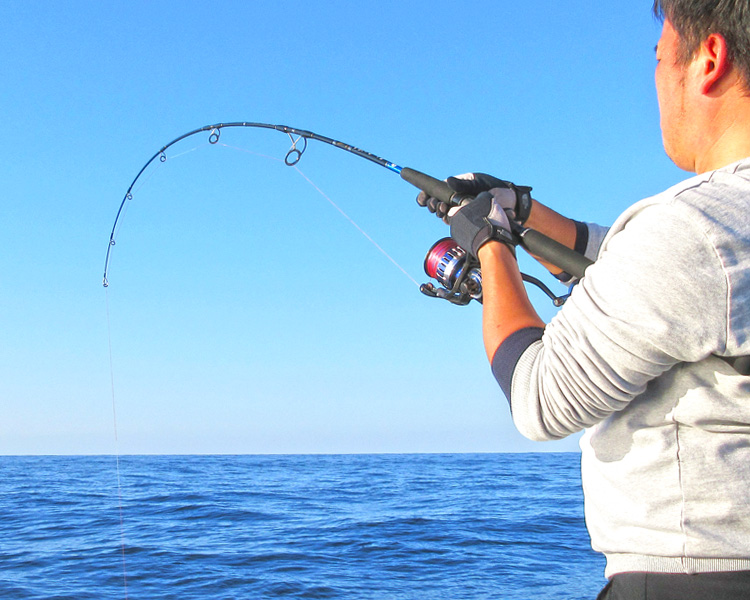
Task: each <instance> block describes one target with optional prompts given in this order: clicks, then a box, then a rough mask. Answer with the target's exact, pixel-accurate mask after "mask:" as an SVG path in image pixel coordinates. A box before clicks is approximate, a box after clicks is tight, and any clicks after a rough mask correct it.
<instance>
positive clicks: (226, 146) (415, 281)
mask: <svg viewBox="0 0 750 600" xmlns="http://www.w3.org/2000/svg"><path fill="white" fill-rule="evenodd" d="M218 145H219V146H222V147H224V148H228V149H230V150H236V151H238V152H244V153H246V154H252V155H253V156H260V157H262V158H267V159H269V160H273V161H275V162H284V163H285V164H287V166H291V167H292V168H293V169H294V170H295V171H296V172H297V173H298V174H299V175H300V176H301V177H302V178H303V179H304V180H305V181H306V182H307V183H308V184H310V186H312V188H313V189H314V190H315V191H316V192H318V193H319V194H320V195H321V196H323V198H325V199H326V201H327V202H328V203H329V204H330V205H331V206H333V208H335V209H336V210H337V211H338V212H339V213H340V214H341V216H342V217H344V218H345V219H346V220H347V221H349V223H350V224H351V225H352V226H353V227H354V228H355V229H356V230H357V231H359V233H361V234H362V236H363V237H364V238H365V239H366V240H367V241H368V242H370V243H371V244H372V245H373V246H374V247H375V249H376V250H377V251H378V252H380V253H381V254H382V255H383V256H385V257H386V258H387V259H388V260H389V261H390V262H391V263H393V265H394V266H395V267H396V268H397V269H398V270H399V271H401V272H402V273H403V274H404V275H406V277H407V278H408V279H409V281H411V282H412V283H413V284H414V285H416V286H417V287H419V286H420V285H421V284H420V283H419V282H418V281H417V280H416V279H415V278H414V277H412V276H411V275H410V274H409V272H408V271H407V270H406V269H405V268H404V267H402V266H401V265H400V264H399V263H398V262H397V261H396V259H395V258H393V257H392V256H391V255H390V254H388V252H387V251H386V250H385V249H384V248H383V247H382V246H381V245H380V244H378V243H377V242H376V241H375V239H374V238H373V237H372V236H371V235H370V234H369V233H367V232H366V231H365V230H364V229H363V228H362V227H361V226H360V225H359V224H358V223H357V222H356V221H355V220H354V219H352V217H350V216H349V215H348V214H347V213H346V212H345V211H344V209H343V208H341V207H340V206H339V205H338V204H336V203H335V202H334V201H333V199H331V197H330V196H329V195H328V194H326V193H325V192H324V191H323V190H322V189H320V187H319V186H318V185H317V184H316V183H315V182H314V181H313V180H312V179H310V178H309V177H308V176H307V175H305V173H304V172H303V171H302V169H300V168H299V167H298V166H297V164H296V163H295V164H292V165H288V163H286V161H282V160H281V159H280V158H277V157H275V156H270V155H268V154H261V153H259V152H253V151H252V150H248V149H247V148H241V147H239V146H231V145H229V144H225V143H223V142H221V143H219V144H218Z"/></svg>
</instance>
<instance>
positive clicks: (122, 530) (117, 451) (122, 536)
mask: <svg viewBox="0 0 750 600" xmlns="http://www.w3.org/2000/svg"><path fill="white" fill-rule="evenodd" d="M104 296H105V299H106V300H105V304H106V312H107V338H108V342H109V383H110V389H111V393H112V424H113V426H114V432H115V465H116V468H115V472H116V473H117V505H118V510H119V515H120V554H121V555H122V581H123V588H124V592H125V600H128V568H127V558H126V556H125V518H124V516H123V505H122V477H121V475H120V441H119V438H118V435H117V402H116V400H115V369H114V361H113V359H112V324H111V320H110V316H109V291H108V290H105V293H104Z"/></svg>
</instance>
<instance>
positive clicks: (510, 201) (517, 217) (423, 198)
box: [417, 173, 531, 225]
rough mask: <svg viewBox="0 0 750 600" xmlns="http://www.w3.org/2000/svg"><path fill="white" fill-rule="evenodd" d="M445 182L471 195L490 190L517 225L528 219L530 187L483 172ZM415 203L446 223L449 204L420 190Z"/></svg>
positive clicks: (457, 176)
mask: <svg viewBox="0 0 750 600" xmlns="http://www.w3.org/2000/svg"><path fill="white" fill-rule="evenodd" d="M446 183H447V184H448V186H449V187H450V188H451V189H452V190H453V191H454V192H458V193H461V194H466V195H471V196H476V195H477V194H479V193H481V192H488V191H490V190H492V191H493V194H494V195H495V196H496V199H497V201H498V202H499V203H500V204H501V205H502V207H503V209H504V210H506V211H508V212H509V215H508V216H509V217H510V218H511V219H513V220H514V221H516V222H517V223H518V224H519V225H522V224H523V223H524V222H525V221H526V219H528V217H529V213H530V212H531V188H530V187H527V186H517V185H514V184H513V183H511V182H509V181H504V180H502V179H498V178H497V177H493V176H492V175H487V174H485V173H464V174H463V175H456V176H455V177H448V179H446ZM500 190H504V192H503V193H502V194H501V193H500ZM417 204H419V205H420V206H426V207H427V210H429V211H430V212H432V213H435V214H436V215H437V216H438V217H440V218H441V219H443V220H444V221H445V222H446V223H447V222H448V221H449V214H448V213H449V211H450V209H451V206H449V205H448V204H446V203H445V202H441V201H440V200H438V199H437V198H432V197H431V196H428V195H427V193H425V192H420V193H419V195H418V196H417Z"/></svg>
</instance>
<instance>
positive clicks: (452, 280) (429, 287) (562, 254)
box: [102, 121, 591, 599]
mask: <svg viewBox="0 0 750 600" xmlns="http://www.w3.org/2000/svg"><path fill="white" fill-rule="evenodd" d="M235 127H249V128H259V129H272V130H275V131H279V132H281V133H284V134H286V135H288V136H289V139H290V141H291V146H290V147H289V149H288V150H287V153H286V155H285V156H284V158H283V162H284V164H286V165H287V166H289V167H293V168H294V169H295V170H296V171H297V172H298V173H299V174H300V176H302V177H303V178H304V179H305V180H306V181H307V182H308V183H309V184H310V185H311V186H312V187H313V188H315V190H316V191H317V192H318V193H320V194H321V195H322V196H323V197H324V198H325V199H326V200H327V201H328V202H329V203H330V204H331V205H332V206H333V207H334V208H335V209H336V210H337V211H338V212H339V213H341V215H342V216H343V217H344V218H346V219H347V220H348V221H349V222H350V223H351V224H352V225H353V226H354V227H355V228H356V229H357V230H358V231H359V232H360V233H361V234H362V235H364V237H365V238H367V240H368V241H369V242H370V243H372V244H373V245H374V246H375V247H376V248H377V249H378V251H379V252H381V253H382V254H383V255H384V256H385V257H386V258H388V260H390V261H391V262H392V263H393V264H394V265H395V266H396V267H397V268H398V269H399V270H400V271H401V272H403V273H404V274H405V275H406V276H407V277H408V278H409V279H410V280H411V281H412V282H413V283H414V284H415V285H417V286H419V284H418V283H417V281H416V280H415V279H414V278H413V277H412V276H411V275H409V273H408V272H407V271H406V270H405V269H404V268H403V267H401V265H399V264H398V263H397V262H396V261H395V260H394V259H393V258H392V257H391V256H390V255H389V254H388V253H387V252H386V251H385V250H384V249H383V248H382V247H381V246H380V245H379V244H378V243H377V242H375V240H374V239H373V238H372V237H371V236H370V235H368V234H367V233H366V232H365V231H364V230H363V229H362V228H361V227H360V226H359V225H358V224H357V223H356V222H355V221H354V220H353V219H352V218H351V217H350V216H349V215H347V214H346V213H345V212H344V211H343V210H342V209H341V208H340V207H339V206H338V205H337V204H336V203H335V202H334V201H333V200H332V199H331V198H330V197H329V196H328V195H326V194H325V193H324V192H323V191H322V190H321V189H320V188H319V187H318V186H317V185H316V184H315V183H313V182H312V180H311V179H310V178H309V177H307V175H305V174H304V173H303V172H302V171H301V170H300V169H299V168H298V167H297V163H299V161H300V159H301V158H302V155H303V154H304V153H305V151H306V150H307V146H308V141H309V140H314V141H318V142H323V143H325V144H328V145H331V146H334V147H336V148H339V149H341V150H344V151H346V152H349V153H351V154H354V155H356V156H359V157H360V158H364V159H365V160H368V161H370V162H373V163H375V164H377V165H379V166H381V167H384V168H386V169H388V170H389V171H392V172H394V173H396V174H398V175H399V176H400V177H401V178H402V179H403V180H405V181H407V182H409V183H410V184H412V185H413V186H415V187H417V188H419V189H420V190H423V191H425V192H427V193H428V194H429V195H430V196H432V197H434V198H437V199H438V200H440V201H441V202H444V203H445V204H446V205H448V206H449V207H451V206H461V205H462V204H465V203H466V202H469V201H471V199H472V197H471V196H466V195H461V194H458V193H456V192H454V191H453V190H452V189H451V188H450V187H449V186H448V185H447V183H445V182H444V181H440V180H438V179H436V178H434V177H431V176H429V175H426V174H424V173H422V172H420V171H416V170H414V169H410V168H408V167H401V166H399V165H397V164H396V163H393V162H391V161H389V160H386V159H384V158H381V157H379V156H376V155H375V154H372V153H370V152H366V151H365V150H361V149H360V148H357V147H355V146H352V145H350V144H345V143H344V142H340V141H338V140H334V139H332V138H329V137H326V136H322V135H319V134H317V133H313V132H312V131H307V130H303V129H296V128H293V127H287V126H286V125H271V124H268V123H255V122H244V121H243V122H232V123H217V124H214V125H206V126H204V127H200V128H198V129H194V130H193V131H189V132H187V133H185V134H183V135H180V136H179V137H177V138H175V139H174V140H172V141H171V142H169V143H168V144H166V145H164V146H162V147H161V148H160V149H159V150H158V151H157V152H156V153H154V155H153V156H151V158H150V159H149V160H148V161H146V163H145V164H144V165H143V167H141V169H140V171H138V173H137V174H136V176H135V178H134V179H133V181H132V182H131V184H130V186H129V187H128V189H127V190H126V192H125V195H124V197H123V199H122V201H121V202H120V206H119V208H118V210H117V214H116V216H115V220H114V224H113V225H112V231H111V233H110V236H109V244H108V245H107V254H106V257H105V260H104V276H103V279H102V283H103V286H104V287H105V288H107V287H108V286H109V270H110V264H111V259H112V249H113V248H114V246H115V243H116V242H115V238H116V236H117V232H118V229H119V226H120V224H121V221H122V218H123V216H124V214H125V212H126V208H127V205H128V202H129V201H130V200H132V199H133V195H134V194H135V193H136V191H137V190H140V189H141V188H142V187H143V185H145V183H146V182H147V181H148V180H149V179H150V178H151V177H153V175H154V174H155V172H154V173H151V175H150V176H149V177H147V178H143V179H142V177H143V175H144V173H145V172H146V171H147V169H148V168H149V166H150V165H151V164H152V163H154V162H155V161H158V163H160V164H161V163H165V162H166V161H167V158H168V156H167V150H168V149H170V148H171V147H172V146H174V145H175V144H177V143H178V142H180V141H182V140H184V139H186V138H189V137H192V136H194V135H197V134H201V133H204V132H207V133H208V142H209V144H210V145H217V144H219V140H220V138H221V132H222V130H223V129H225V128H235ZM220 145H221V146H225V147H227V148H234V149H235V150H241V151H243V152H248V153H250V154H255V155H256V156H261V157H265V158H270V159H272V160H276V161H281V160H282V159H279V158H275V157H272V156H266V155H263V154H259V153H255V152H251V151H249V150H245V149H242V148H236V147H233V146H228V145H226V144H224V143H222V144H220ZM196 149H197V148H192V149H190V150H187V151H185V152H183V153H181V154H177V155H174V156H173V157H172V158H176V157H177V156H181V155H183V154H188V153H190V152H193V151H194V150H196ZM136 186H138V187H136ZM513 234H514V237H515V239H516V242H517V244H518V245H520V246H522V247H523V248H525V249H526V250H527V251H528V252H529V253H531V254H533V255H535V256H536V257H539V258H542V259H544V260H546V261H547V262H548V263H551V264H554V265H556V266H558V267H560V268H561V269H563V270H564V271H566V272H567V273H569V274H571V275H573V276H575V277H581V276H582V275H583V271H584V270H585V268H586V267H587V266H588V265H589V264H590V263H591V261H589V260H588V259H586V258H585V257H584V256H582V255H581V254H578V253H576V252H574V251H573V250H570V249H569V248H566V247H565V246H562V245H561V244H559V243H557V242H555V241H554V240H551V239H550V238H547V237H546V236H544V235H542V234H540V233H539V232H536V231H533V230H531V229H526V228H523V227H521V226H516V227H514V231H513ZM424 267H425V272H426V273H427V275H429V276H430V277H431V278H433V279H436V280H437V281H438V283H440V285H441V286H442V287H435V286H434V285H433V284H432V283H426V284H422V285H421V286H419V289H420V291H421V292H422V293H424V294H425V295H427V296H430V297H433V298H442V299H445V300H448V301H450V302H452V303H453V304H459V305H464V304H468V303H469V302H470V301H471V300H477V301H479V302H481V300H482V290H481V272H480V271H479V264H478V262H476V259H473V257H471V256H470V255H468V254H467V253H466V252H464V251H463V250H462V249H461V248H460V247H458V246H457V245H456V244H455V242H453V241H452V240H450V238H446V239H443V240H440V241H438V242H437V243H436V244H434V245H433V246H432V247H431V248H430V250H429V251H428V253H427V257H426V259H425V263H424ZM524 280H525V281H528V282H530V283H533V284H534V285H537V286H539V287H540V288H542V290H543V291H545V293H546V294H547V295H548V296H550V297H551V298H552V299H553V301H554V302H555V304H557V305H559V304H561V303H562V302H563V301H564V298H558V297H556V296H555V295H554V294H552V292H551V291H549V289H548V288H547V287H546V286H544V284H542V283H541V282H540V281H539V280H537V279H535V278H533V277H528V276H526V275H524ZM105 295H106V296H107V301H106V302H107V328H108V335H109V359H110V379H111V387H112V415H113V421H114V429H115V441H116V446H117V449H116V451H117V488H118V499H119V512H120V537H121V542H120V546H121V553H122V569H123V582H124V590H125V598H126V599H127V596H128V577H127V568H126V567H127V565H126V547H125V526H124V519H123V503H122V485H121V478H120V450H119V442H118V441H117V438H118V436H117V411H116V399H115V384H114V367H113V358H112V333H111V325H110V315H109V294H108V293H107V294H105Z"/></svg>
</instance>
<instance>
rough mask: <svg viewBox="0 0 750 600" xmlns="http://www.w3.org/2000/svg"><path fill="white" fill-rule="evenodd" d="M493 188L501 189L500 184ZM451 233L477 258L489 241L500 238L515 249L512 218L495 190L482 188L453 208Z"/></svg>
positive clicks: (459, 243)
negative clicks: (484, 190) (495, 194)
mask: <svg viewBox="0 0 750 600" xmlns="http://www.w3.org/2000/svg"><path fill="white" fill-rule="evenodd" d="M493 190H498V191H501V190H500V189H498V188H493ZM450 225H451V237H452V238H453V239H454V240H455V241H456V243H457V244H458V245H459V246H461V248H463V249H464V250H466V252H468V253H469V254H471V255H472V256H473V257H474V258H476V257H477V252H478V251H479V248H481V247H482V246H483V245H484V244H485V243H486V242H488V241H490V240H498V241H500V242H503V243H505V244H507V245H508V246H510V247H511V249H514V246H515V240H514V237H513V234H512V233H511V232H510V221H509V220H508V215H507V214H506V211H505V210H504V209H503V207H502V205H501V204H500V202H498V199H497V198H495V197H494V195H493V193H492V192H481V193H480V194H479V195H478V196H477V197H476V198H474V200H472V201H471V202H469V203H468V204H467V205H466V206H463V207H461V208H459V209H458V210H456V211H455V212H453V214H452V215H451V219H450Z"/></svg>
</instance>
